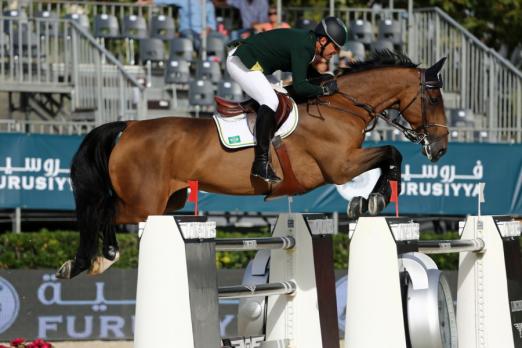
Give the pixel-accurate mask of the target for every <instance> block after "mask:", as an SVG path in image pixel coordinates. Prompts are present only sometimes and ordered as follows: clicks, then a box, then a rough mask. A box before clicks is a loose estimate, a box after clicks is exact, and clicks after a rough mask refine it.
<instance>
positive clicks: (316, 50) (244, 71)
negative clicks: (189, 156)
mask: <svg viewBox="0 0 522 348" xmlns="http://www.w3.org/2000/svg"><path fill="white" fill-rule="evenodd" d="M346 36H347V31H346V27H345V26H344V24H343V23H342V22H341V21H340V20H339V19H338V18H336V17H326V18H324V19H323V20H322V21H321V22H320V23H319V24H318V25H317V26H316V28H315V30H314V31H309V30H301V29H275V30H271V31H267V32H263V33H259V34H257V35H254V36H251V37H250V38H248V39H246V40H243V41H241V42H240V43H239V46H238V47H237V48H236V49H234V50H232V51H231V52H230V54H229V56H228V58H227V71H228V73H229V74H230V76H231V77H232V79H234V81H236V82H237V83H238V84H239V85H240V86H241V88H242V89H243V90H244V91H245V93H246V94H248V95H249V96H250V97H252V98H253V99H254V100H255V101H257V102H258V103H259V109H258V111H257V119H256V127H255V134H256V147H255V158H254V163H253V165H252V172H251V175H252V176H255V177H259V178H261V179H262V180H264V181H266V182H279V181H281V179H280V178H279V177H278V176H277V175H276V174H275V173H274V171H273V169H272V166H271V165H270V161H269V158H268V152H269V148H270V141H271V138H272V137H273V135H274V134H273V133H274V128H275V112H276V110H277V107H278V105H279V101H278V98H277V95H276V93H275V92H274V89H273V88H272V85H271V84H270V82H268V79H267V78H266V76H265V74H267V75H268V74H272V73H273V72H274V71H276V70H282V71H290V72H292V80H293V88H294V90H295V92H296V94H297V96H298V97H313V96H319V95H331V94H333V93H335V92H336V91H337V83H336V82H335V80H334V79H331V80H329V81H327V82H324V83H323V84H322V85H320V86H319V85H314V84H311V83H310V82H309V81H308V80H307V69H308V66H309V65H310V64H313V65H316V64H318V63H323V64H324V62H325V61H326V62H327V61H329V60H330V59H331V58H332V56H333V55H334V54H338V53H339V50H340V48H341V46H343V45H344V43H345V42H346Z"/></svg>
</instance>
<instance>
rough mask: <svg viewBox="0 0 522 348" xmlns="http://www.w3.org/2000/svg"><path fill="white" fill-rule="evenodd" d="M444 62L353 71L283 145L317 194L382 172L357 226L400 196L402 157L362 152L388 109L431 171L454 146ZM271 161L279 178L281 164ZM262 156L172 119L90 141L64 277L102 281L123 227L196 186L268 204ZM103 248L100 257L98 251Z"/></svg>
mask: <svg viewBox="0 0 522 348" xmlns="http://www.w3.org/2000/svg"><path fill="white" fill-rule="evenodd" d="M444 60H445V58H444V59H441V60H440V61H439V62H437V63H436V64H434V65H433V66H431V67H430V68H428V69H420V68H418V67H417V65H416V64H414V63H412V62H411V60H410V59H409V58H408V57H406V56H404V55H402V54H399V53H391V52H380V53H378V54H376V55H375V56H374V57H373V58H372V59H370V60H368V61H364V62H355V63H352V64H350V66H349V68H348V69H346V70H345V71H344V72H342V73H341V74H339V75H338V76H337V83H338V86H339V92H337V93H336V94H334V95H332V96H328V97H317V98H312V99H310V100H306V101H303V102H301V103H299V104H298V111H299V115H300V117H299V124H298V126H297V128H296V129H295V131H294V132H293V133H292V134H291V135H290V136H289V137H287V138H285V139H284V140H283V141H284V143H285V145H286V149H287V154H288V156H289V158H290V159H291V167H292V169H293V171H294V173H295V177H296V178H297V179H298V181H299V183H300V184H301V186H302V187H303V190H304V191H303V192H307V191H310V190H312V189H314V188H316V187H318V186H321V185H324V184H325V183H332V184H344V183H346V182H347V181H349V180H351V179H352V178H354V177H355V176H357V175H359V174H361V173H363V172H365V171H368V170H371V169H373V168H381V170H382V175H381V178H380V179H379V181H378V182H377V184H376V185H375V188H374V189H373V192H372V194H371V195H370V197H369V199H368V200H366V199H365V198H363V197H356V198H354V199H353V200H352V202H351V203H350V206H349V213H350V215H351V216H352V217H357V216H359V215H362V214H366V213H368V212H369V213H370V214H373V215H375V214H378V213H379V212H380V211H381V210H382V209H384V208H385V206H386V204H387V203H388V202H389V199H390V192H389V184H388V181H389V180H397V181H398V182H399V185H398V187H399V188H400V179H401V161H402V156H401V154H400V153H399V151H398V150H397V149H396V148H395V147H394V146H390V145H387V146H380V147H371V148H362V147H361V146H362V143H363V141H364V138H365V130H366V129H367V127H368V125H369V124H370V123H371V122H372V121H373V120H374V119H375V118H376V117H384V116H383V115H384V114H383V111H384V110H386V109H396V110H398V111H399V112H400V114H401V115H402V117H403V118H404V119H405V120H406V121H407V122H408V123H409V125H410V126H411V128H404V126H401V125H397V126H398V127H402V128H403V129H402V130H403V131H404V132H405V135H406V136H407V137H408V138H410V139H411V140H413V141H416V142H417V143H419V144H420V145H421V146H422V152H423V153H424V155H426V156H427V157H428V159H430V160H431V161H436V160H438V159H439V158H440V157H441V156H442V155H444V153H445V152H446V149H447V146H448V127H447V123H446V116H445V111H444V104H443V99H442V94H441V88H442V81H441V79H440V75H439V74H438V73H439V71H440V70H441V68H442V66H443V64H444ZM270 152H271V157H272V158H273V159H274V160H273V161H272V162H273V165H274V169H275V171H276V173H277V175H279V176H282V175H281V174H282V169H281V165H280V163H279V162H278V161H277V160H275V157H274V149H273V148H271V150H270ZM253 156H254V151H253V150H252V149H239V150H228V149H226V148H225V147H223V146H222V145H221V143H220V140H219V137H218V132H217V128H216V126H215V123H214V121H213V120H212V119H202V118H186V117H167V118H159V119H150V120H143V121H126V122H124V121H118V122H112V123H108V124H104V125H101V126H99V127H97V128H95V129H94V130H92V131H91V132H90V133H89V134H87V135H86V137H85V138H84V140H83V142H82V144H81V145H80V147H79V149H78V151H77V153H76V154H75V156H74V158H73V161H72V166H71V180H72V184H73V192H74V197H75V203H76V212H77V217H78V226H79V229H80V244H79V248H78V250H77V253H76V256H75V258H74V259H72V260H69V261H67V262H66V263H65V264H64V265H63V266H62V267H61V268H60V270H59V271H58V272H57V274H56V275H57V277H58V278H63V279H69V278H72V277H74V276H76V275H78V274H79V273H81V272H83V271H84V270H89V273H90V274H99V273H101V272H103V271H104V270H105V269H107V268H108V267H109V266H110V265H111V264H112V263H113V262H115V261H117V259H118V257H119V252H118V244H117V241H116V229H115V226H114V225H115V224H137V223H139V222H140V221H145V220H146V218H147V216H149V215H161V214H165V213H170V212H173V211H176V210H178V209H180V208H182V207H183V206H184V204H185V201H186V198H187V188H188V186H189V184H188V182H189V180H198V181H199V187H200V189H202V190H205V191H208V192H215V193H222V194H232V195H265V194H269V193H270V192H272V191H273V190H274V189H277V185H280V184H275V186H274V187H272V186H270V185H269V184H267V183H265V182H263V181H262V180H260V179H257V178H253V177H251V176H250V166H251V164H252V160H253ZM99 239H101V240H102V241H103V246H102V248H101V249H102V256H96V255H97V253H98V241H99Z"/></svg>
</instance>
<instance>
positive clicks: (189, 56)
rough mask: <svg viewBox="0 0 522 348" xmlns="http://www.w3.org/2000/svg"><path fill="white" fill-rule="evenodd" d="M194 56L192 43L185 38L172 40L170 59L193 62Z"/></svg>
mask: <svg viewBox="0 0 522 348" xmlns="http://www.w3.org/2000/svg"><path fill="white" fill-rule="evenodd" d="M193 55H194V46H193V45H192V41H190V40H189V39H187V38H184V37H176V38H174V39H172V40H170V55H169V58H170V59H174V60H175V59H184V60H188V61H189V62H191V61H192V60H193Z"/></svg>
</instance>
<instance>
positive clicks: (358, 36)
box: [348, 19, 374, 47]
mask: <svg viewBox="0 0 522 348" xmlns="http://www.w3.org/2000/svg"><path fill="white" fill-rule="evenodd" d="M348 33H349V36H350V39H351V40H355V41H359V42H362V43H363V44H364V45H365V47H369V45H370V44H371V43H372V42H373V40H374V35H373V28H372V24H371V23H370V22H368V21H365V20H362V19H357V20H355V21H353V22H351V23H350V29H349V30H348Z"/></svg>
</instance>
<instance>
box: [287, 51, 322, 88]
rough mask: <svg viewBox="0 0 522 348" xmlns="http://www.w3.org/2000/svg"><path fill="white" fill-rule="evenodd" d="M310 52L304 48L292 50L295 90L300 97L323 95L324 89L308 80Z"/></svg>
mask: <svg viewBox="0 0 522 348" xmlns="http://www.w3.org/2000/svg"><path fill="white" fill-rule="evenodd" d="M309 57H310V53H309V52H308V51H307V50H306V49H304V48H303V50H294V51H293V52H292V79H293V86H294V90H295V92H296V93H297V95H298V96H299V97H313V96H317V95H322V94H323V90H322V89H321V87H319V86H317V85H313V84H311V83H310V82H308V80H307V78H306V73H307V70H308V65H309V64H310V59H309Z"/></svg>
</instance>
